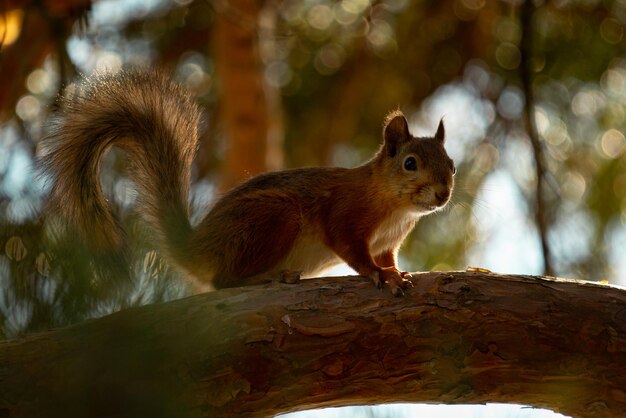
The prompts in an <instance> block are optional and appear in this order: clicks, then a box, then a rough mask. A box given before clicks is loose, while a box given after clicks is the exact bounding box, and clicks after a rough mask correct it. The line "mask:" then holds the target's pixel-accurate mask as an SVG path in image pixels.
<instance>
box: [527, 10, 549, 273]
mask: <svg viewBox="0 0 626 418" xmlns="http://www.w3.org/2000/svg"><path fill="white" fill-rule="evenodd" d="M534 11H535V6H534V4H533V0H525V1H524V3H523V4H522V6H521V14H520V25H521V27H522V39H521V42H520V53H521V63H520V78H521V81H522V89H523V91H524V96H525V99H526V100H525V102H524V103H525V104H524V125H525V126H526V132H527V133H528V137H529V138H530V143H531V145H532V148H533V157H534V160H535V175H536V177H537V180H536V181H537V183H536V187H535V222H536V224H537V229H538V230H539V239H540V241H541V251H542V254H543V262H544V268H543V272H544V274H546V275H549V276H553V275H554V268H553V266H552V255H551V251H550V246H549V244H548V220H547V216H546V203H545V200H546V193H545V188H546V181H545V177H546V168H545V166H546V164H545V157H544V155H543V149H542V147H541V142H540V141H539V134H538V133H537V126H536V124H535V118H534V111H535V95H534V93H533V82H532V73H533V62H532V45H533V27H532V17H533V13H534Z"/></svg>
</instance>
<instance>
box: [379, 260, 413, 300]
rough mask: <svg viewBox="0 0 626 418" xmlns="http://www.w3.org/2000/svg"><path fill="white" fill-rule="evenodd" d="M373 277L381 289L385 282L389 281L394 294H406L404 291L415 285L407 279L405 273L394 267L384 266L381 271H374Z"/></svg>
mask: <svg viewBox="0 0 626 418" xmlns="http://www.w3.org/2000/svg"><path fill="white" fill-rule="evenodd" d="M371 277H372V281H373V282H374V284H375V285H376V287H378V288H379V289H382V287H383V284H384V283H387V285H388V286H389V289H390V290H391V294H393V295H394V296H404V291H405V290H406V289H407V288H408V287H410V286H413V283H412V282H411V281H409V280H405V279H404V278H403V277H404V276H403V274H402V273H400V272H399V271H398V270H397V269H395V268H393V267H388V268H382V269H381V270H380V271H376V272H374V273H373V274H372V276H371Z"/></svg>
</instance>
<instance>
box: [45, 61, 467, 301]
mask: <svg viewBox="0 0 626 418" xmlns="http://www.w3.org/2000/svg"><path fill="white" fill-rule="evenodd" d="M199 120H200V111H199V109H198V106H197V105H196V104H195V102H194V100H193V99H192V97H191V95H190V94H189V93H188V92H187V91H186V90H185V89H184V88H183V87H182V86H180V85H179V84H177V83H175V82H173V81H172V80H171V79H170V78H169V77H168V76H166V75H164V74H162V73H161V72H158V71H141V70H132V69H128V70H123V71H122V72H120V73H118V74H101V75H96V76H93V77H88V78H86V79H85V80H83V82H82V83H81V84H79V86H78V87H77V88H76V89H75V90H74V92H73V93H68V94H66V95H65V96H64V97H62V98H61V99H60V110H59V112H58V114H56V115H55V116H53V117H52V118H51V122H50V124H49V133H48V136H47V138H46V139H45V141H44V142H43V156H42V158H41V164H42V168H43V170H44V173H46V174H47V175H48V176H49V179H50V183H51V189H50V197H49V204H50V207H51V208H52V209H54V210H55V211H56V212H57V213H58V214H59V215H61V216H62V219H64V220H65V222H66V223H67V224H70V225H72V226H74V227H76V228H77V230H78V231H79V232H80V234H81V235H82V238H83V239H84V240H85V241H86V242H88V243H89V245H90V246H91V247H92V248H93V249H95V250H102V251H107V250H115V249H116V248H121V247H122V246H123V243H124V232H123V231H122V229H121V227H120V225H119V223H118V222H117V220H116V218H115V216H114V214H113V212H112V210H111V208H110V206H109V204H108V203H107V201H106V199H105V197H104V195H103V193H102V190H101V186H100V184H99V167H100V162H101V159H102V158H103V156H104V155H105V153H106V152H107V150H109V148H111V147H112V146H114V145H115V146H118V147H119V148H121V149H123V150H124V151H125V152H126V153H127V155H128V160H129V162H130V163H129V165H130V174H131V177H132V178H133V179H134V181H135V182H136V184H137V187H138V202H137V206H138V207H137V210H138V211H139V213H140V214H141V215H142V216H143V218H144V219H145V221H147V223H148V224H149V225H150V226H151V228H152V231H153V234H154V235H153V237H154V241H155V244H156V245H157V247H158V248H160V249H161V250H162V252H163V253H164V254H165V256H166V257H167V259H168V260H169V261H170V262H171V263H172V264H174V265H175V266H177V267H178V268H180V269H182V270H183V271H184V272H186V273H187V274H188V275H191V276H193V277H194V278H195V279H197V280H198V281H199V282H201V283H204V284H212V285H213V287H215V288H225V287H236V286H243V285H251V284H257V283H263V282H268V281H271V280H273V279H276V278H277V277H282V278H283V279H289V278H292V279H297V278H299V275H300V274H301V275H302V276H303V277H313V276H317V275H319V274H321V273H322V272H323V271H325V270H327V269H328V268H330V267H332V266H335V265H337V264H339V263H341V262H345V263H347V264H348V265H349V266H350V267H352V268H353V269H354V270H355V271H356V272H357V273H358V274H360V275H362V276H367V277H369V278H370V279H371V280H372V281H373V282H374V283H375V284H376V285H377V286H378V287H382V285H383V284H384V283H386V284H387V285H388V286H389V288H390V289H391V291H392V293H393V294H394V295H396V296H399V295H402V294H403V289H405V288H406V286H407V284H408V283H409V282H408V281H407V280H405V278H404V275H405V274H404V273H402V272H400V271H399V270H398V269H397V267H396V265H397V253H398V249H399V247H400V245H401V244H402V241H403V240H404V239H405V237H406V236H407V235H408V234H409V232H410V231H411V230H412V229H413V227H414V226H415V223H416V222H417V220H418V219H419V218H420V217H421V216H423V215H426V214H428V213H431V212H434V211H437V210H439V209H441V208H442V207H444V206H445V205H446V203H447V202H448V201H449V199H450V194H451V192H452V189H453V187H454V174H455V167H454V163H453V161H452V160H451V159H450V157H449V156H448V155H447V153H446V151H445V149H444V141H445V131H444V125H443V121H441V122H440V123H439V127H438V128H437V131H436V133H435V135H434V136H433V137H426V138H416V137H414V136H412V135H411V133H410V132H409V128H408V124H407V121H406V119H405V117H404V115H403V114H402V113H401V112H400V111H393V112H391V113H390V114H389V115H387V117H386V119H385V121H384V128H383V139H384V141H383V144H382V145H381V147H380V149H379V150H378V152H377V153H376V154H375V155H374V157H373V158H372V159H371V160H369V161H367V162H366V163H364V164H363V165H360V166H358V167H354V168H338V167H309V168H298V169H292V170H284V171H278V172H270V173H265V174H261V175H258V176H256V177H252V178H251V179H249V180H247V181H246V182H244V183H243V184H241V185H239V186H237V187H235V188H234V189H232V190H230V191H229V192H227V193H226V194H225V195H224V196H222V197H221V198H220V199H219V200H218V201H217V202H216V203H215V205H214V206H213V208H212V209H211V210H210V212H209V213H208V214H207V215H206V217H205V218H204V219H203V220H202V221H201V222H200V223H199V225H197V226H196V227H192V225H191V224H190V221H189V202H188V195H189V186H190V172H191V164H192V161H193V159H194V155H195V153H196V148H197V142H198V124H199Z"/></svg>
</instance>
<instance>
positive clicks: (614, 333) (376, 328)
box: [0, 271, 626, 417]
mask: <svg viewBox="0 0 626 418" xmlns="http://www.w3.org/2000/svg"><path fill="white" fill-rule="evenodd" d="M414 282H415V287H414V288H412V289H410V290H409V291H408V292H407V295H406V297H404V298H394V297H392V296H391V295H390V293H389V292H388V291H387V290H386V289H385V290H383V291H379V290H377V289H375V288H374V287H373V286H372V285H371V283H370V282H369V280H366V279H363V278H360V277H343V278H325V279H313V280H306V281H303V282H302V283H300V284H298V285H279V284H274V285H271V284H270V285H265V286H253V287H245V288H239V289H225V290H220V291H217V292H212V293H206V294H202V295H197V296H193V297H190V298H186V299H182V300H177V301H173V302H169V303H163V304H155V305H150V306H144V307H139V308H133V309H128V310H125V311H121V312H118V313H115V314H113V315H109V316H107V317H103V318H100V319H95V320H92V321H88V322H85V323H82V324H79V325H76V326H72V327H68V328H64V329H60V330H56V331H50V332H47V333H41V334H37V335H31V336H27V337H25V338H21V339H17V340H13V341H5V342H3V343H0V416H2V417H26V416H28V417H44V416H45V417H53V416H63V417H85V416H93V414H94V413H95V411H97V413H98V415H99V416H107V417H131V416H132V417H137V416H157V417H170V416H171V417H174V416H175V417H232V416H247V417H264V416H271V415H273V414H277V413H281V412H288V411H295V410H302V409H309V408H317V407H326V406H340V405H355V404H372V403H384V402H399V401H403V402H431V403H432V402H435V403H448V404H458V403H484V402H515V403H522V404H527V405H532V406H537V407H545V408H550V409H553V410H556V411H560V412H562V413H564V414H568V415H571V416H573V417H617V416H625V415H626V391H625V388H626V292H624V291H623V290H621V289H617V288H614V287H610V286H603V285H598V284H594V283H590V282H574V281H565V280H558V279H552V280H550V279H544V278H538V277H528V276H509V275H496V274H491V273H484V272H476V271H471V272H433V273H424V274H420V275H418V277H417V278H416V279H415V280H414Z"/></svg>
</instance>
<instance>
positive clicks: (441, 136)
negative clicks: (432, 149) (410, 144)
mask: <svg viewBox="0 0 626 418" xmlns="http://www.w3.org/2000/svg"><path fill="white" fill-rule="evenodd" d="M435 139H436V140H437V141H439V142H441V144H442V145H443V143H444V142H446V129H445V128H444V127H443V118H441V120H440V121H439V126H438V127H437V133H436V134H435Z"/></svg>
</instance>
